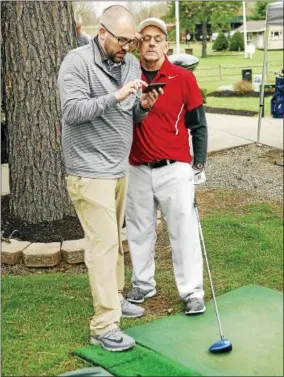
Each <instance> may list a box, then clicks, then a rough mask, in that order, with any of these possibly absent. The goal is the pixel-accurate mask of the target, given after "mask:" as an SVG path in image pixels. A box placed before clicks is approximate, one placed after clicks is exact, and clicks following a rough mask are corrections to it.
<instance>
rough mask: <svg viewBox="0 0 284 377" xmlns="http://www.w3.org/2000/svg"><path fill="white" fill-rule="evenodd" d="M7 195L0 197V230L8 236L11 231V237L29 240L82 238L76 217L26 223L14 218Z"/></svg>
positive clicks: (4, 235) (48, 240)
mask: <svg viewBox="0 0 284 377" xmlns="http://www.w3.org/2000/svg"><path fill="white" fill-rule="evenodd" d="M9 197H10V195H5V196H2V197H1V214H2V216H1V232H3V234H2V236H3V237H5V238H8V237H9V236H10V235H11V234H12V232H14V231H15V232H14V233H13V237H12V238H17V239H19V240H22V241H30V242H44V243H48V242H63V241H66V240H77V239H80V238H84V232H83V229H82V227H81V224H80V222H79V220H78V218H77V217H65V218H63V219H62V220H56V221H51V222H43V223H40V224H28V223H25V222H24V221H22V220H19V219H16V218H14V217H13V216H12V215H11V214H10V210H9Z"/></svg>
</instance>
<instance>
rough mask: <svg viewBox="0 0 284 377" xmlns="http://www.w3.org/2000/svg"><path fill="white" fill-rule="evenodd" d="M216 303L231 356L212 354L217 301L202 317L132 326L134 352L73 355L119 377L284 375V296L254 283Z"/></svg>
mask: <svg viewBox="0 0 284 377" xmlns="http://www.w3.org/2000/svg"><path fill="white" fill-rule="evenodd" d="M217 301H218V307H219V310H220V316H221V320H222V324H223V329H224V333H225V337H227V338H228V339H229V340H230V341H231V342H232V344H233V350H232V352H230V353H225V354H219V355H214V354H211V353H210V352H208V347H209V346H210V345H212V344H213V343H215V342H216V341H217V340H219V339H220V336H219V332H218V325H217V321H216V315H215V311H214V305H213V302H212V301H210V302H207V303H206V307H207V311H206V312H205V313H204V314H202V315H197V316H185V315H184V314H183V313H180V314H177V315H173V316H169V317H164V318H162V319H159V320H156V321H153V322H150V323H146V324H143V325H139V326H135V327H132V328H129V329H128V330H126V333H127V334H128V335H130V336H132V337H133V338H134V339H135V340H136V343H137V346H136V347H135V348H134V349H132V350H130V351H127V352H122V353H117V352H115V353H111V352H108V351H104V350H103V349H102V348H101V347H100V346H89V347H87V348H83V349H79V350H77V351H75V352H74V353H75V355H76V356H78V357H80V358H82V359H84V360H87V361H89V362H91V363H92V364H95V365H96V364H97V365H100V366H102V367H104V368H105V369H106V370H108V371H109V372H110V373H112V374H114V375H116V376H283V294H282V293H281V292H278V291H274V290H272V289H268V288H264V287H260V286H257V285H249V286H245V287H241V288H238V289H236V290H233V291H231V292H229V293H226V294H224V295H220V296H218V297H217Z"/></svg>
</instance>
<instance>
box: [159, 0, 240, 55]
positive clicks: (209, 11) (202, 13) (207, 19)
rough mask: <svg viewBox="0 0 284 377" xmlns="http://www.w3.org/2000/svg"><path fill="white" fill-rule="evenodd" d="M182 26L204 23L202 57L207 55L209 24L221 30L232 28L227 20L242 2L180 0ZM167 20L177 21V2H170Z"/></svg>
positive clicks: (182, 27) (184, 27) (188, 26)
mask: <svg viewBox="0 0 284 377" xmlns="http://www.w3.org/2000/svg"><path fill="white" fill-rule="evenodd" d="M179 6H180V8H179V9H180V11H179V13H180V28H181V29H186V28H190V26H191V25H196V24H197V23H201V25H202V58H206V57H207V36H208V30H207V29H208V24H209V23H211V25H212V29H213V28H214V29H215V30H216V31H221V30H223V29H227V30H229V29H230V25H229V24H228V22H226V19H227V18H228V17H231V16H232V14H235V12H236V11H238V10H239V9H240V8H241V6H242V3H241V2H240V1H199V2H195V1H194V2H192V1H180V2H179ZM166 19H167V21H171V22H175V2H174V1H173V2H171V3H170V8H169V12H168V14H167V18H166Z"/></svg>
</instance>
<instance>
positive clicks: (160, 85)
mask: <svg viewBox="0 0 284 377" xmlns="http://www.w3.org/2000/svg"><path fill="white" fill-rule="evenodd" d="M165 86H166V83H164V82H155V83H153V84H149V85H148V86H147V87H146V88H144V89H143V93H149V92H152V91H153V90H156V91H157V92H158V89H160V88H164V87H165Z"/></svg>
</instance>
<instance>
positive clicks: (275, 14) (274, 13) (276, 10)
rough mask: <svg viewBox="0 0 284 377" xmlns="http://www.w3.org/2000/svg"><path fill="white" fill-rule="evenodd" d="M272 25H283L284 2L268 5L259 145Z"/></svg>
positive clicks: (258, 132)
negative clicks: (270, 28) (268, 45)
mask: <svg viewBox="0 0 284 377" xmlns="http://www.w3.org/2000/svg"><path fill="white" fill-rule="evenodd" d="M270 25H283V1H277V2H275V3H271V4H268V5H267V8H266V25H265V38H264V53H263V65H262V80H261V93H260V104H259V115H258V128H257V143H258V144H259V139H260V128H261V117H262V111H263V106H264V76H265V65H266V56H267V44H268V34H269V26H270Z"/></svg>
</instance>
